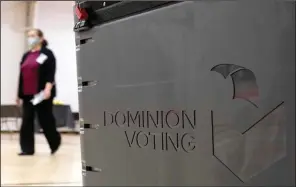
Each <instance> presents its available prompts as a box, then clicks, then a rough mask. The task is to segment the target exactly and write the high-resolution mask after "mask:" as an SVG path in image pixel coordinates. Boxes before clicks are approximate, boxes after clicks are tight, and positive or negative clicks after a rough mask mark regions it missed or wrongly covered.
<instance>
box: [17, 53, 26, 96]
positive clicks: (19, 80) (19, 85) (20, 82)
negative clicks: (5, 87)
mask: <svg viewBox="0 0 296 187" xmlns="http://www.w3.org/2000/svg"><path fill="white" fill-rule="evenodd" d="M25 57H26V54H24V55H23V56H22V59H21V62H20V67H19V78H18V90H17V98H21V97H22V95H23V94H22V93H23V79H22V71H21V66H22V63H23V62H24V59H25Z"/></svg>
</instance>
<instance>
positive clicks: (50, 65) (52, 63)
mask: <svg viewBox="0 0 296 187" xmlns="http://www.w3.org/2000/svg"><path fill="white" fill-rule="evenodd" d="M46 63H47V64H46V75H45V78H46V85H45V88H44V92H45V98H46V99H48V98H50V96H51V90H52V87H53V85H54V79H55V72H56V59H55V56H54V54H53V53H52V52H50V53H49V55H48V61H47V62H46Z"/></svg>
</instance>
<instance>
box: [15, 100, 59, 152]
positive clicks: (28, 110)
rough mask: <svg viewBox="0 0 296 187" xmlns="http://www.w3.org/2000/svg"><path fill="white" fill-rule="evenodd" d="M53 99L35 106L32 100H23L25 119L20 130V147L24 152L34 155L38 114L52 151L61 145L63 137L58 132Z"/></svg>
mask: <svg viewBox="0 0 296 187" xmlns="http://www.w3.org/2000/svg"><path fill="white" fill-rule="evenodd" d="M52 106H53V104H52V99H48V100H45V101H43V102H42V103H40V104H38V105H36V106H34V105H33V104H32V103H31V102H30V98H24V99H23V118H22V126H21V130H20V145H21V150H22V152H25V153H34V152H35V144H34V132H35V131H34V119H35V114H37V117H38V120H39V124H40V126H41V128H42V129H43V133H44V135H45V137H46V139H47V142H48V144H49V147H50V149H51V150H54V149H56V148H57V147H58V146H59V144H60V143H61V135H60V133H59V132H58V131H57V128H56V122H55V118H54V116H53V112H52Z"/></svg>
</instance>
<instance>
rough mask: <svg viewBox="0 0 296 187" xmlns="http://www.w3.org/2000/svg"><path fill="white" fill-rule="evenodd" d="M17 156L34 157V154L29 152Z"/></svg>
mask: <svg viewBox="0 0 296 187" xmlns="http://www.w3.org/2000/svg"><path fill="white" fill-rule="evenodd" d="M18 155H19V156H32V155H34V153H33V152H31V153H26V152H21V153H19V154H18Z"/></svg>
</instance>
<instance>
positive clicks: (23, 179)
mask: <svg viewBox="0 0 296 187" xmlns="http://www.w3.org/2000/svg"><path fill="white" fill-rule="evenodd" d="M62 138H63V144H62V146H61V148H60V150H59V151H58V152H57V153H56V155H54V156H51V155H50V150H49V148H48V145H47V142H46V140H45V138H44V136H43V135H42V134H41V135H40V134H39V135H36V140H35V141H36V148H35V151H36V153H35V155H34V156H30V157H19V156H17V152H19V144H18V135H17V134H3V133H1V186H82V185H81V184H82V177H81V160H80V154H81V152H80V138H79V135H67V134H63V135H62Z"/></svg>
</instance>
